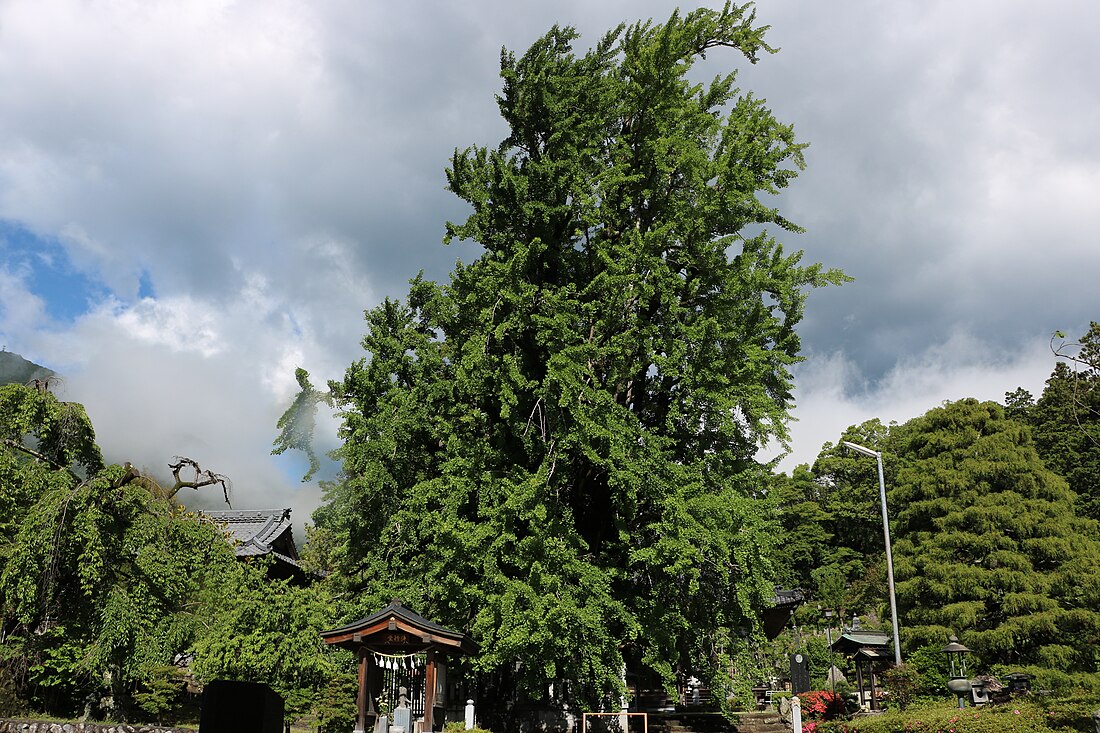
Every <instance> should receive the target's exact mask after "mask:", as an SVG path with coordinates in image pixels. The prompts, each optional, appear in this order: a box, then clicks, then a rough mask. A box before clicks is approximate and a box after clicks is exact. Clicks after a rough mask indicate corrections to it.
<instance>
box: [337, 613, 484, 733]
mask: <svg viewBox="0 0 1100 733" xmlns="http://www.w3.org/2000/svg"><path fill="white" fill-rule="evenodd" d="M321 639H322V640H324V642H325V643H326V644H334V645H336V646H338V647H341V648H344V649H350V650H351V651H353V652H355V654H356V656H357V658H358V662H359V692H358V696H357V703H358V716H357V718H356V724H355V733H365V732H366V731H370V730H373V729H374V724H375V722H376V721H377V720H378V717H379V714H380V713H383V714H389V715H390V716H391V717H390V722H391V723H397V720H396V718H397V716H398V715H403V716H405V717H407V719H408V722H409V724H410V725H409V727H406V730H405V733H428V732H429V731H434V730H442V728H443V723H444V714H445V710H446V707H447V699H446V693H447V659H448V657H451V656H462V655H467V654H471V653H473V652H474V651H475V650H476V647H475V645H474V643H473V642H472V641H470V639H469V638H468V637H467V636H466V635H465V634H462V633H459V632H457V631H453V630H451V629H448V628H446V627H444V626H440V625H439V624H437V623H434V622H432V621H429V620H428V619H426V618H424V617H423V616H421V615H420V614H418V613H416V612H414V611H413V610H412V609H409V608H406V607H405V606H403V605H402V604H401V601H399V600H396V599H395V600H393V601H391V602H390V604H389V605H388V606H386V607H385V608H383V609H381V610H379V611H376V612H374V613H372V614H371V615H369V616H367V617H366V618H363V619H360V620H359V621H356V622H355V623H352V624H349V625H347V626H344V627H343V628H339V629H333V630H332V631H322V632H321ZM379 700H381V701H383V708H384V709H383V710H381V711H380V710H379V705H378V701H379ZM398 724H399V723H398ZM383 733H385V732H383Z"/></svg>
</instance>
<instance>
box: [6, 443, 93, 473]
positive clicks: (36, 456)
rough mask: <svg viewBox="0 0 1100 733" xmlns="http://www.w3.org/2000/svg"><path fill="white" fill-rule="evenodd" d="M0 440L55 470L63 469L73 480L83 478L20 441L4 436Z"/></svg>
mask: <svg viewBox="0 0 1100 733" xmlns="http://www.w3.org/2000/svg"><path fill="white" fill-rule="evenodd" d="M2 442H3V443H4V445H6V446H8V447H9V448H14V449H15V450H17V451H19V452H20V453H25V454H26V455H28V456H30V457H31V458H34V459H35V460H36V461H42V462H43V463H45V464H46V465H47V466H49V467H50V468H52V469H54V470H55V471H65V472H66V473H68V474H69V475H70V476H72V477H73V479H74V480H75V481H77V482H78V483H79V482H80V481H82V480H83V479H81V478H80V476H77V475H76V472H75V471H73V469H71V468H69V467H68V466H63V465H61V464H60V463H58V462H57V461H53V460H51V459H50V458H49V456H45V455H43V454H41V453H39V452H38V451H36V450H35V449H33V448H30V447H28V446H26V445H24V444H23V443H22V442H21V441H18V440H13V439H11V438H4V439H3V441H2Z"/></svg>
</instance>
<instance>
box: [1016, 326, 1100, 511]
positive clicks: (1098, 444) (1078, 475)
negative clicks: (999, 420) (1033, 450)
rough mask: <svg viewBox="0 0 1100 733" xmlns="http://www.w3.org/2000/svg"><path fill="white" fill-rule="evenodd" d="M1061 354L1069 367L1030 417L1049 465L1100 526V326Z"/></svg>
mask: <svg viewBox="0 0 1100 733" xmlns="http://www.w3.org/2000/svg"><path fill="white" fill-rule="evenodd" d="M1056 353H1059V354H1063V355H1066V356H1067V358H1068V359H1069V361H1068V362H1067V361H1059V362H1058V363H1057V364H1056V365H1055V367H1054V371H1053V372H1052V373H1051V375H1050V378H1049V379H1048V380H1047V383H1046V388H1045V389H1043V394H1042V396H1040V397H1039V399H1038V401H1037V402H1036V403H1035V405H1034V406H1033V407H1031V408H1030V409H1028V410H1026V411H1025V413H1024V417H1025V419H1026V420H1027V421H1028V422H1029V423H1030V424H1031V426H1032V429H1033V431H1034V433H1035V445H1036V447H1037V448H1038V449H1039V454H1040V455H1041V456H1042V457H1043V460H1044V461H1045V462H1046V464H1047V465H1048V466H1049V467H1050V468H1051V469H1053V470H1054V471H1056V472H1057V473H1059V474H1061V475H1062V476H1064V477H1065V479H1066V481H1068V482H1069V485H1070V488H1071V489H1073V490H1074V491H1075V492H1076V493H1077V505H1078V509H1079V511H1080V512H1081V513H1082V514H1084V515H1085V516H1088V517H1091V518H1093V519H1097V520H1100V323H1096V322H1093V323H1092V324H1091V325H1090V326H1089V330H1088V332H1087V333H1086V334H1085V335H1084V336H1082V337H1081V340H1080V342H1079V343H1077V344H1064V345H1062V346H1061V347H1060V350H1056ZM1009 397H1011V395H1010V396H1009ZM1010 402H1011V399H1010Z"/></svg>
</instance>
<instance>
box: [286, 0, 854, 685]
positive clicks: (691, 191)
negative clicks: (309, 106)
mask: <svg viewBox="0 0 1100 733" xmlns="http://www.w3.org/2000/svg"><path fill="white" fill-rule="evenodd" d="M764 30H765V29H764V28H761V27H758V26H756V25H754V17H753V15H752V14H751V13H750V12H748V10H747V6H746V7H735V6H729V5H727V6H726V8H725V9H724V10H722V11H720V12H716V11H712V10H698V11H695V12H692V13H690V14H688V15H686V16H683V17H681V16H680V15H679V14H674V15H673V16H672V17H671V18H670V19H669V21H668V22H667V23H664V24H659V25H654V24H652V23H643V24H638V25H635V26H632V27H630V28H624V27H620V28H618V29H616V30H614V31H612V32H610V33H609V34H607V35H606V36H605V37H603V38H602V39H601V40H600V41H599V43H598V44H597V45H596V46H595V48H593V49H592V50H591V51H589V52H588V53H586V54H584V55H582V56H577V55H575V54H574V52H573V42H574V41H575V40H576V38H577V34H576V33H575V32H574V31H573V30H572V29H570V28H557V27H555V28H553V29H552V30H551V31H550V32H549V33H548V34H547V35H546V36H545V37H543V38H542V39H540V40H538V41H537V42H536V43H535V44H534V45H533V46H532V47H531V48H530V50H529V51H527V53H526V54H524V55H523V56H521V57H518V58H517V57H516V56H514V55H513V54H511V53H508V52H505V53H503V54H502V58H501V76H502V77H503V79H504V89H503V92H502V93H501V95H500V97H499V98H498V104H499V107H500V111H501V114H502V116H503V117H504V119H505V121H506V122H507V123H508V125H509V128H510V132H509V134H508V136H507V137H506V138H505V140H504V141H502V142H501V144H500V145H499V146H498V147H496V148H492V149H489V148H481V147H473V148H469V149H466V150H463V151H458V152H456V153H455V155H454V158H453V161H452V163H451V168H450V170H448V173H447V176H448V182H449V186H450V189H451V190H452V191H454V192H455V194H456V195H458V196H459V197H460V198H462V199H463V200H464V201H466V202H468V203H469V204H470V206H471V207H472V213H471V215H470V217H469V219H467V220H466V221H465V222H464V223H461V224H448V226H447V237H448V239H450V238H462V239H470V240H474V241H476V242H478V243H479V244H480V245H481V246H482V247H484V253H483V254H482V255H481V256H480V257H479V258H478V259H477V260H476V261H475V262H473V263H472V264H470V265H468V266H463V265H459V266H458V267H457V268H456V270H455V272H454V273H453V275H452V278H451V281H450V283H449V284H447V285H445V286H439V285H436V284H434V283H431V282H426V281H423V280H421V279H417V280H415V281H414V282H413V284H412V287H411V290H410V293H409V296H408V299H407V301H405V302H396V301H390V300H387V301H386V302H385V303H383V304H382V305H381V306H379V307H378V308H376V309H374V310H372V311H370V312H369V313H368V316H367V321H368V326H369V332H368V334H367V336H366V337H365V338H364V340H363V346H364V348H365V349H366V350H367V351H368V352H369V354H370V356H369V357H368V358H365V359H363V360H361V361H359V362H356V363H355V364H353V365H352V366H351V367H350V368H349V369H348V371H347V374H346V376H345V378H344V379H343V381H341V382H339V383H336V384H332V385H330V386H331V390H332V398H333V399H335V400H336V402H337V404H338V405H339V407H340V409H341V414H342V418H343V428H342V432H341V435H342V437H343V440H344V445H343V447H342V448H341V449H340V450H339V451H338V453H337V455H338V457H339V458H340V459H341V460H342V461H343V475H342V477H341V478H340V480H339V481H337V482H335V483H334V484H332V485H331V486H329V487H328V489H327V495H326V496H327V501H326V503H325V505H324V506H322V507H321V508H320V509H319V510H318V511H317V513H316V515H315V521H316V523H317V527H318V536H319V538H322V539H323V541H324V544H325V546H326V548H328V549H329V550H330V557H331V558H333V561H334V562H335V564H336V571H337V575H338V577H339V578H342V579H343V580H344V582H346V583H347V585H348V586H349V587H350V588H352V589H354V590H355V591H356V592H357V593H358V598H360V600H361V604H362V608H361V609H360V610H364V611H365V610H367V607H368V606H370V605H372V604H377V603H381V602H383V601H384V600H387V599H388V598H389V597H391V596H392V595H398V596H401V597H403V599H404V600H405V601H406V602H408V603H409V604H410V605H412V606H414V607H415V608H417V610H419V611H421V612H422V613H426V614H427V615H429V616H431V617H434V618H436V619H438V620H439V621H440V622H443V623H446V624H449V625H451V626H454V627H457V628H460V629H463V630H466V631H468V632H470V633H472V634H473V636H474V637H475V638H476V640H477V641H478V642H479V643H480V645H481V652H480V656H479V657H478V659H477V665H478V667H479V669H481V670H482V671H483V672H492V671H494V670H506V671H507V673H508V674H507V676H508V678H509V679H510V680H514V681H515V682H516V684H517V685H518V686H519V687H521V688H524V689H527V690H530V691H539V690H545V687H544V685H545V682H546V681H547V680H554V679H567V680H572V681H574V682H575V684H574V685H573V687H572V688H571V689H572V690H573V691H574V692H576V694H577V695H579V696H580V697H582V698H585V699H587V700H589V701H590V702H595V701H598V700H599V699H601V698H604V699H607V696H611V697H612V698H614V697H615V696H616V695H617V691H618V690H620V689H621V675H622V671H623V665H624V664H627V665H628V666H630V667H631V668H632V669H641V670H650V671H651V672H653V673H655V674H657V675H658V676H659V677H660V678H662V679H663V680H665V681H666V682H671V681H672V680H673V678H674V675H675V673H676V672H677V671H688V670H690V671H692V672H694V673H696V674H698V675H699V676H700V677H704V676H707V675H710V674H711V673H715V672H716V671H717V670H718V669H719V667H720V666H721V665H720V663H719V662H720V660H721V659H722V658H723V655H726V654H728V653H729V651H730V646H729V638H730V633H731V630H732V629H742V628H744V629H750V628H751V627H752V626H753V622H754V619H755V618H756V616H757V613H758V611H759V610H760V609H761V607H762V606H764V605H765V604H766V603H767V602H768V601H769V599H770V598H771V594H772V588H771V577H772V574H771V569H770V567H769V562H768V556H769V551H770V547H771V544H772V542H773V538H774V532H773V527H772V525H771V520H770V519H769V518H768V517H767V516H766V512H765V511H764V510H763V506H764V505H763V504H762V501H761V499H760V498H759V497H760V496H761V495H762V493H763V484H764V481H765V480H766V473H767V471H766V467H763V466H761V465H759V464H758V463H757V462H756V460H755V459H754V455H755V452H756V449H757V447H758V446H760V445H761V444H762V443H764V442H766V441H769V440H772V439H779V440H783V439H785V437H786V427H785V422H786V420H787V414H788V409H789V407H790V404H791V377H790V373H789V367H790V366H791V365H792V364H793V363H795V362H796V361H797V360H798V358H799V357H798V351H799V340H798V336H797V334H796V332H795V326H796V324H797V323H798V322H799V320H800V319H801V317H802V313H803V306H804V301H805V297H806V293H807V291H808V290H809V289H811V288H814V287H817V286H821V285H825V284H827V283H837V282H840V281H842V280H843V279H844V277H843V275H841V274H840V273H838V272H835V271H828V272H826V271H823V270H822V269H821V268H820V266H818V265H804V264H801V253H800V252H796V253H793V254H792V253H786V252H784V250H783V248H782V246H781V245H780V244H779V243H778V242H777V241H775V240H774V239H773V238H772V236H771V235H769V234H768V233H762V230H764V229H765V228H770V229H771V230H772V231H774V230H776V229H784V230H788V231H795V230H796V227H795V226H794V225H793V224H792V223H791V222H789V221H788V220H787V219H786V218H784V217H783V216H782V215H781V214H780V213H779V212H778V211H777V210H776V209H774V208H772V206H771V205H770V201H769V200H768V199H767V198H765V197H767V196H770V195H771V194H775V193H777V192H778V191H779V190H781V189H782V188H783V187H785V186H786V185H787V184H788V182H789V181H790V180H791V179H792V178H793V177H794V176H795V174H796V169H798V168H800V167H801V166H802V148H803V145H802V144H800V143H798V142H796V141H795V138H794V133H793V130H792V128H791V127H790V126H789V125H785V124H782V123H780V122H779V121H777V120H776V119H775V118H774V117H773V115H772V114H771V112H770V111H769V110H768V109H767V107H765V105H764V103H763V101H762V100H759V99H757V98H755V97H754V96H753V95H752V94H749V93H741V92H740V91H739V90H737V89H736V88H735V87H734V75H733V74H726V75H721V76H718V77H716V78H715V79H714V80H713V81H711V82H710V83H709V84H697V83H695V82H693V81H689V79H688V76H689V71H691V69H692V68H693V65H694V64H695V62H696V61H697V60H699V59H700V58H702V57H704V56H705V55H707V54H708V53H712V52H719V51H721V50H723V49H724V48H732V49H735V50H737V51H740V52H741V53H742V54H743V55H744V56H745V57H746V58H747V59H749V60H750V61H753V62H755V61H756V59H757V56H758V55H759V54H760V53H761V52H762V51H769V52H770V51H771V50H772V49H770V48H769V47H768V46H767V44H766V43H765V42H764ZM301 381H302V384H303V387H304V388H305V391H306V393H307V395H308V394H313V395H314V396H315V399H314V400H313V402H314V403H315V402H316V399H319V396H316V393H315V392H313V391H312V388H311V387H309V384H308V380H305V379H304V378H303V379H302V380H301ZM309 404H310V400H305V401H304V403H299V404H298V409H299V410H300V409H302V408H303V407H308V405H309ZM307 422H308V420H306V419H297V418H290V417H288V419H287V420H285V421H284V423H283V427H284V428H285V430H284V432H283V434H282V436H281V438H280V441H279V442H278V443H277V450H282V449H285V448H287V447H298V446H301V445H302V444H303V441H302V440H301V439H300V436H298V435H297V434H295V433H293V430H292V428H293V427H294V426H295V425H300V424H306V423H307ZM322 536H323V537H322ZM540 694H541V693H540Z"/></svg>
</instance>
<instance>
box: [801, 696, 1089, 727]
mask: <svg viewBox="0 0 1100 733" xmlns="http://www.w3.org/2000/svg"><path fill="white" fill-rule="evenodd" d="M1095 704H1096V701H1095V700H1093V706H1092V707H1091V708H1090V707H1089V706H1088V705H1086V704H1082V703H1080V702H1079V703H1076V704H1074V705H1070V706H1066V707H1064V708H1059V709H1058V710H1053V709H1044V707H1043V706H1041V705H1039V704H1036V703H1035V702H1033V701H1031V700H1024V699H1021V700H1019V701H1017V702H1014V703H1012V704H1010V705H991V706H987V707H982V708H973V707H968V708H963V709H961V710H960V709H958V708H955V707H952V706H951V704H950V703H948V702H944V703H939V704H937V705H933V706H920V707H916V706H914V707H910V708H909V709H908V710H905V711H901V710H891V711H887V712H886V713H883V714H882V715H874V716H865V717H857V718H854V719H852V720H850V721H834V722H831V723H830V722H821V723H818V724H817V725H816V727H815V728H814V733H918V732H919V733H1085V732H1086V731H1090V732H1091V731H1092V730H1093V729H1092V721H1091V718H1090V717H1089V716H1090V715H1091V710H1092V709H1094V708H1095Z"/></svg>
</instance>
